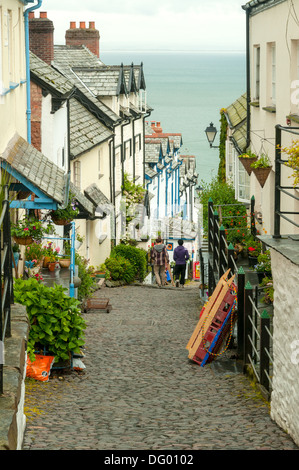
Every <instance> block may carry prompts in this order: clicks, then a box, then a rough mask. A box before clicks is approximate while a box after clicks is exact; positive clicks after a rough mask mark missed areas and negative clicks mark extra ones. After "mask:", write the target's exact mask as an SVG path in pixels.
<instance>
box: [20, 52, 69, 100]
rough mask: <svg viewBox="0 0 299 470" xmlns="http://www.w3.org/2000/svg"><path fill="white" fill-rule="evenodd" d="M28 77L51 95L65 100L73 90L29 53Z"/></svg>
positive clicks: (48, 67)
mask: <svg viewBox="0 0 299 470" xmlns="http://www.w3.org/2000/svg"><path fill="white" fill-rule="evenodd" d="M29 54H30V75H31V78H32V79H33V81H36V82H38V83H40V84H41V86H43V87H45V88H47V89H48V90H49V91H50V92H51V93H53V94H55V95H58V96H60V97H61V98H66V97H68V96H69V95H70V93H71V92H72V91H73V89H74V85H73V84H72V83H71V82H70V81H69V80H67V79H66V78H65V77H64V76H63V75H61V74H60V73H59V72H57V70H55V69H53V67H51V66H50V65H48V64H47V63H46V62H44V61H43V60H41V59H40V58H39V57H37V56H36V55H35V54H33V53H32V52H31V51H30V53H29Z"/></svg>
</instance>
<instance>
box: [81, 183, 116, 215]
mask: <svg viewBox="0 0 299 470" xmlns="http://www.w3.org/2000/svg"><path fill="white" fill-rule="evenodd" d="M84 195H85V196H86V197H87V199H88V200H89V201H90V202H91V203H92V205H93V207H94V212H96V210H98V211H99V208H101V207H102V210H103V213H104V214H106V213H107V212H106V211H105V210H104V209H105V208H109V207H110V201H109V199H108V198H107V197H106V196H105V194H104V193H103V192H102V191H101V190H100V188H99V187H98V186H97V185H96V184H95V183H93V184H91V185H90V186H88V187H87V188H86V189H85V190H84ZM103 206H104V207H103ZM104 214H103V215H104Z"/></svg>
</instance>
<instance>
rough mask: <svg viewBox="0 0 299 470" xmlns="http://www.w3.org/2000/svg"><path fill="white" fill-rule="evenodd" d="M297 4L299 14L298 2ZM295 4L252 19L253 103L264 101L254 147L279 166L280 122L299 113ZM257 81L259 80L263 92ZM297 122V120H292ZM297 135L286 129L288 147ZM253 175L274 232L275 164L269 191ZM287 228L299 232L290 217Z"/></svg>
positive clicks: (254, 124)
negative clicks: (277, 127)
mask: <svg viewBox="0 0 299 470" xmlns="http://www.w3.org/2000/svg"><path fill="white" fill-rule="evenodd" d="M293 4H294V7H295V10H296V12H297V13H299V2H298V0H295V1H294V2H293ZM290 8H291V6H290V4H289V2H282V3H280V4H277V5H276V6H275V7H272V8H269V9H266V10H264V11H262V12H260V13H259V14H257V15H254V16H253V17H252V18H251V21H250V35H251V42H250V52H251V85H252V87H251V94H252V96H251V99H252V100H253V101H254V100H258V99H259V107H254V106H252V107H251V131H252V132H251V142H252V145H251V150H252V151H254V152H255V153H256V154H260V153H261V152H267V153H268V155H269V157H270V160H271V162H272V164H273V165H274V152H275V139H274V138H275V125H276V124H280V125H282V126H286V119H287V116H288V115H289V114H290V113H295V114H299V110H298V104H297V105H295V104H294V103H292V96H293V97H294V92H296V89H297V90H298V83H297V84H296V88H293V86H294V81H295V80H298V79H299V74H298V70H299V68H298V66H299V54H298V44H299V31H298V25H297V22H296V20H295V18H294V14H290ZM258 48H259V51H260V52H259V57H260V58H259V64H258V61H257V49H258ZM258 69H259V77H258V72H257V70H258ZM256 83H258V84H259V89H258V90H257V86H256ZM297 98H298V93H297ZM297 101H298V100H297ZM272 106H274V107H276V112H275V113H272V112H270V111H269V110H268V111H266V110H265V109H263V108H266V107H272ZM292 126H297V124H296V123H295V122H292ZM292 138H294V136H292V135H291V134H288V133H284V134H283V146H287V145H289V144H290V142H291V140H292ZM290 174H291V171H290V170H289V169H287V168H284V170H283V175H284V176H283V178H284V180H283V185H286V186H290V183H291V179H290V178H289V176H290ZM250 179H251V193H252V194H254V195H255V198H256V206H257V210H260V211H261V212H262V214H263V225H264V228H265V229H266V230H267V231H268V232H273V224H274V220H273V214H274V207H273V199H274V197H273V194H274V166H273V171H272V172H271V175H270V177H269V178H268V180H267V182H266V184H265V186H264V188H263V189H261V187H260V186H259V183H258V182H257V180H256V178H255V176H254V175H253V174H252V176H251V178H250ZM285 204H287V205H288V207H290V206H291V207H296V206H298V203H295V202H294V201H290V199H288V202H286V203H285ZM259 208H260V209H259ZM288 210H291V209H288ZM297 211H298V207H297ZM281 228H282V232H284V233H293V231H294V227H293V226H292V225H290V224H289V223H287V222H284V221H282V226H281Z"/></svg>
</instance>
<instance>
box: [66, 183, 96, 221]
mask: <svg viewBox="0 0 299 470" xmlns="http://www.w3.org/2000/svg"><path fill="white" fill-rule="evenodd" d="M70 192H71V193H72V194H73V195H74V196H75V199H76V201H77V202H78V203H79V206H81V207H80V208H81V211H82V210H83V211H84V212H87V214H88V215H93V214H94V206H93V204H92V203H91V202H90V201H89V199H87V197H85V196H84V194H82V193H81V191H80V190H79V189H78V188H77V186H75V185H74V184H73V183H72V182H70Z"/></svg>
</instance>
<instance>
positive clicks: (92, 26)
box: [89, 21, 95, 29]
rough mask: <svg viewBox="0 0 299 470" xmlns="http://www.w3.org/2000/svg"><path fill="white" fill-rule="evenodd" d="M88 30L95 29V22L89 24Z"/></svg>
mask: <svg viewBox="0 0 299 470" xmlns="http://www.w3.org/2000/svg"><path fill="white" fill-rule="evenodd" d="M89 29H95V22H94V21H90V22H89Z"/></svg>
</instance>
